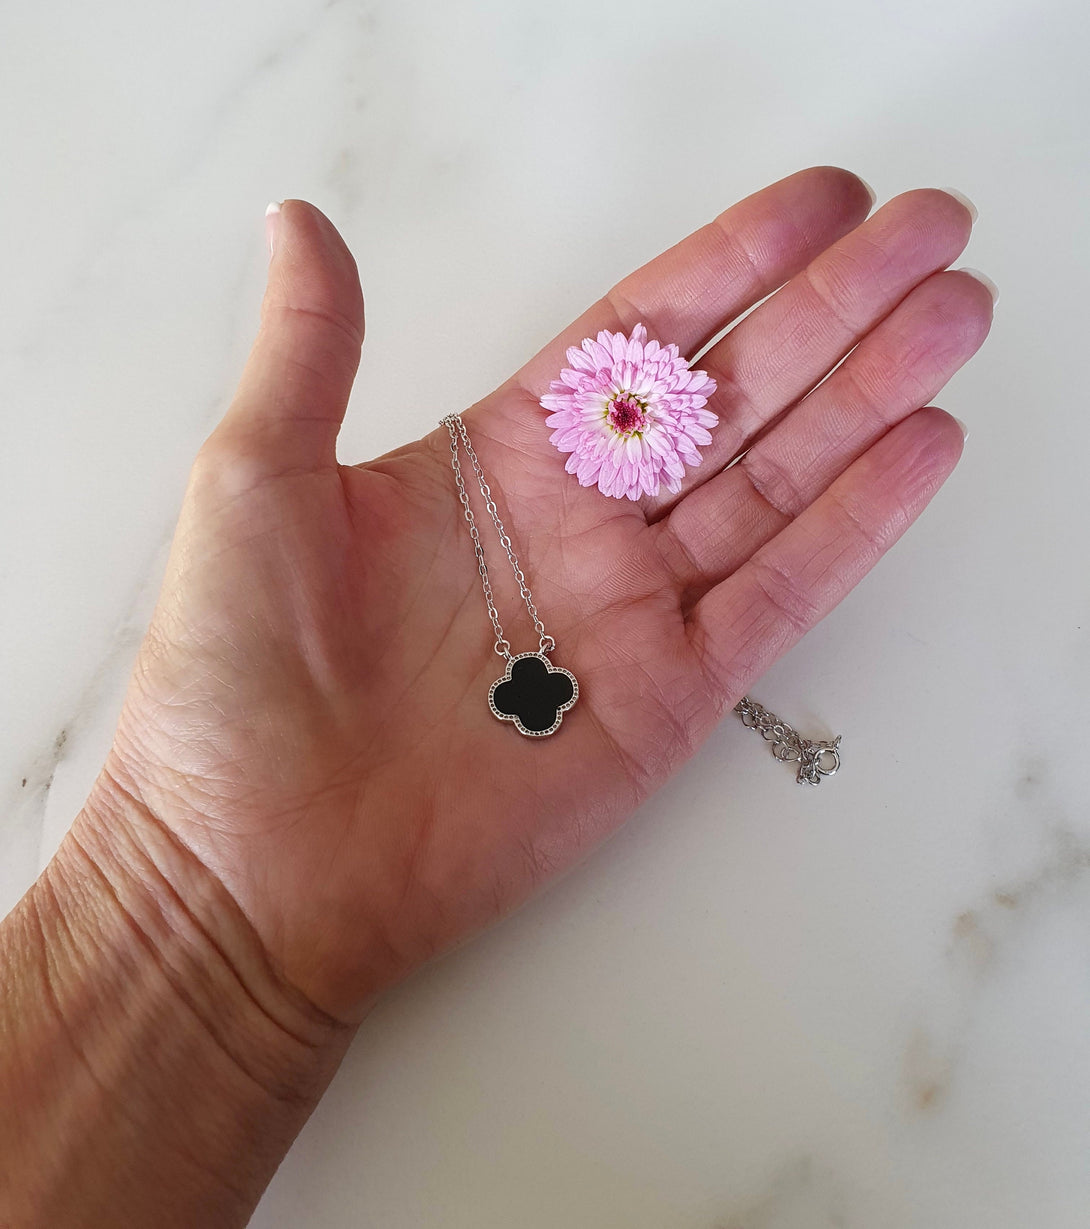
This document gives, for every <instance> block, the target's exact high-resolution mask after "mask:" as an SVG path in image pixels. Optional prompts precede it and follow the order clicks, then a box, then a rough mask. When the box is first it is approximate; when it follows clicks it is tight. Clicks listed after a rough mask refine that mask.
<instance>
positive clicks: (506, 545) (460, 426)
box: [440, 414, 556, 661]
mask: <svg viewBox="0 0 1090 1229" xmlns="http://www.w3.org/2000/svg"><path fill="white" fill-rule="evenodd" d="M440 423H441V425H442V426H444V427H446V429H447V432H448V434H449V435H450V464H451V468H452V469H453V470H454V481H455V483H457V486H458V499H459V501H460V502H461V505H462V514H463V515H464V516H465V519H466V523H467V524H468V525H469V536H470V537H471V538H472V539H473V551H474V553H475V554H476V556H477V570H478V572H480V574H481V587H482V588H483V589H484V600H485V602H486V603H487V605H488V617H489V619H491V620H492V629H493V631H495V633H496V642H495V644H494V645H493V646H492V647H493V649H494V651H495V652H496V653H498V654H499V656H500V657H505V658H507V660H508V661H510V660H511V644H510V641H508V640H507V638H506V637H505V636H504V634H503V626H502V625H501V623H500V615H499V611H498V610H497V609H496V599H495V597H494V596H493V593H492V585H491V582H490V581H489V579H488V565H487V564H486V563H485V559H484V547H483V546H482V545H481V537H480V534H479V533H478V532H477V518H476V517H475V516H474V515H473V508H472V507H471V506H470V502H469V493H468V492H467V491H466V484H465V480H464V479H463V477H462V465H461V461H460V460H459V457H458V443H459V441H461V445H462V447H463V448H464V449H465V450H466V456H467V457H469V463H470V465H472V466H473V473H474V474H475V475H476V478H477V485H478V486H479V487H480V489H481V498H482V499H483V500H484V504H485V508H486V509H487V511H488V515H489V517H490V519H491V521H492V524H493V525H494V526H495V528H496V535H497V537H498V538H499V540H500V545H501V546H502V547H503V549H504V553H505V554H506V555H507V561H508V562H509V563H510V564H511V571H512V573H513V575H514V577H515V582H516V584H517V585H518V587H519V593H520V594H521V595H522V600H523V601H524V602H525V603H526V612H527V614H529V616H530V618H531V619H533V621H534V630H535V631H536V632H537V634H538V643H539V645H540V649H539V651H540V652H542V653H550V652H552V650H553V649H555V648H556V641H555V640H554V639H553V638H552V636H550V635H549V633H548V632H547V631H546V630H545V624H544V623H542V621H541V616H540V615H539V614H538V612H537V607H536V606H535V605H534V598H533V594H532V593H531V592H530V586H529V585H528V584H527V583H526V576H525V574H524V573H523V570H522V567H521V566H520V564H519V561H518V556H517V555H516V554H515V548H514V547H513V546H512V545H511V539H510V537H508V534H507V530H506V529H504V527H503V521H501V520H500V514H499V510H498V509H497V507H496V501H495V500H494V499H493V498H492V490H491V488H490V487H489V485H488V482H487V481H486V480H485V476H484V470H483V469H482V468H481V463H480V461H479V460H478V458H477V454H476V452H475V451H474V450H473V445H472V444H471V443H470V442H469V432H468V431H467V430H466V425H465V423H464V422H462V419H461V416H460V415H458V414H448V415H447V416H446V417H445V418H443V419H440Z"/></svg>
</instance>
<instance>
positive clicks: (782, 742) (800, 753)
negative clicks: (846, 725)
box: [734, 696, 840, 785]
mask: <svg viewBox="0 0 1090 1229" xmlns="http://www.w3.org/2000/svg"><path fill="white" fill-rule="evenodd" d="M734 711H735V712H736V713H737V714H738V715H739V717H741V718H742V724H743V725H745V726H749V728H750V729H751V730H756V731H757V733H758V734H760V736H761V737H762V738H764V739H766V740H767V741H768V742H770V743H771V744H772V754H773V755H774V756H775V757H776V759H778V760H780V761H782V762H783V763H785V764H793V763H796V762H797V763H798V766H799V770H798V772H797V773H796V774H795V780H796V781H798V782H799V784H800V785H820V784H821V778H822V777H831V776H832V775H833V773H834V772H836V770H837V769H838V768H839V767H840V735H839V734H838V735H837V736H836V738H834V739H833V740H832V742H813V741H812V740H811V739H809V738H803V737H802V735H801V734H799V732H798V730H795V729H793V728H792V727H791V726H789V725H788V724H787V722H786V721H781V720H780V719H779V717H777V716H776V714H775V713H770V712H769V711H768V709H767V708H765V707H764V705H762V704H758V703H757V701H756V700H751V699H750V698H749V696H743V697H742V698H741V699H740V700H739V701H738V703H737V704H736V705H735V706H734Z"/></svg>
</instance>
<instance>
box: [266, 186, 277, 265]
mask: <svg viewBox="0 0 1090 1229" xmlns="http://www.w3.org/2000/svg"><path fill="white" fill-rule="evenodd" d="M279 229H280V202H279V201H270V202H269V204H268V206H267V207H266V209H265V238H266V239H268V241H269V259H270V260H272V258H273V256H274V254H275V252H276V232H277V231H278V230H279Z"/></svg>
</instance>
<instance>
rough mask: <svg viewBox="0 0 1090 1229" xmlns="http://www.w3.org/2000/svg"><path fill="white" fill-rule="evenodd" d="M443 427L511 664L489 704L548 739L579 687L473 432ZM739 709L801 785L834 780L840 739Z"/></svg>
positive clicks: (503, 653)
mask: <svg viewBox="0 0 1090 1229" xmlns="http://www.w3.org/2000/svg"><path fill="white" fill-rule="evenodd" d="M440 424H441V425H442V426H444V427H446V429H447V433H448V434H449V435H450V464H451V468H452V469H453V470H454V482H455V485H456V486H457V488H458V500H459V502H460V503H461V505H462V514H463V516H464V517H465V520H466V524H467V525H468V526H469V536H470V538H472V540H473V552H474V554H475V555H476V556H477V571H478V572H479V573H480V577H481V588H482V589H483V590H484V600H485V605H486V606H487V607H488V617H489V619H490V620H491V622H492V630H493V631H494V632H495V642H494V643H493V646H492V647H493V650H494V651H495V652H496V653H497V654H498V655H499V656H500V657H502V658H504V660H505V661H506V662H507V668H506V670H505V671H504V673H503V674H502V675H501V676H500V677H499V678H498V679H496V681H495V682H494V683H493V684H492V685H491V687H489V689H488V707H489V709H491V711H492V714H493V716H495V717H498V718H499V720H500V721H510V722H511V723H512V724H513V725H514V727H515V729H516V730H518V732H519V733H520V734H525V735H526V736H527V737H528V738H544V737H546V736H547V735H549V734H554V733H555V732H556V731H557V730H558V729H560V723H561V721H562V720H563V717H564V714H565V713H566V712H567V711H568V709H570V708H571V707H572V705H573V704H574V703H575V702H576V700H578V699H579V682H578V680H577V679H576V677H575V675H574V674H572V673H571V671H570V670H564V669H562V668H561V667H560V666H554V665H553V664H552V662H551V661H550V660H549V656H548V655H549V654H550V653H551V652H552V651H553V650H554V649H555V648H556V641H555V640H554V639H553V638H552V636H550V635H549V633H548V632H547V631H546V630H545V624H544V623H543V622H542V621H541V615H540V614H538V610H537V606H536V605H535V604H534V597H533V594H532V593H531V592H530V586H529V585H528V584H527V583H526V575H525V573H524V572H523V570H522V567H521V565H520V564H519V560H518V555H516V554H515V548H514V547H513V546H512V545H511V538H510V536H509V535H508V533H507V530H506V529H505V528H504V527H503V521H502V520H500V514H499V511H498V509H497V508H496V501H495V500H494V499H493V498H492V491H491V489H490V488H489V485H488V482H487V480H486V479H485V476H484V470H483V469H482V468H481V462H480V460H479V459H478V457H477V454H476V452H475V451H474V449H473V445H472V444H471V443H470V442H469V432H468V431H467V430H466V426H465V423H464V422H462V419H461V415H459V414H448V415H447V416H446V417H445V418H442V419H440ZM459 445H461V447H462V448H464V449H465V454H466V456H467V457H468V458H469V463H470V465H471V466H472V467H473V473H474V474H475V476H476V478H477V485H478V486H479V487H480V491H481V498H482V499H483V500H484V506H485V508H486V509H487V511H488V515H489V518H490V519H491V521H492V524H493V525H494V526H495V529H496V534H497V536H498V537H499V540H500V545H501V546H502V547H503V549H504V553H505V554H506V555H507V561H508V562H509V563H510V565H511V571H512V573H513V574H514V577H515V581H516V583H517V584H518V587H519V593H520V594H521V595H522V600H523V601H524V602H525V603H526V612H527V614H528V615H529V616H530V618H531V619H532V620H533V624H534V630H535V631H536V632H537V635H538V648H537V651H536V652H529V653H513V652H512V650H511V643H510V641H509V640H508V639H507V637H506V636H505V635H504V631H503V625H502V624H501V623H500V615H499V611H498V610H497V609H496V599H495V597H494V596H493V594H492V583H491V581H490V580H489V577H488V564H487V563H486V562H485V557H484V547H483V546H482V545H481V535H480V533H479V532H478V531H477V518H476V517H475V516H474V514H473V508H472V506H471V504H470V502H469V493H468V492H467V490H466V484H465V480H464V478H463V477H462V464H461V461H460V459H459V453H458V449H459ZM734 711H735V712H736V713H737V714H738V715H739V716H740V717H741V719H742V724H743V725H746V726H748V727H749V728H750V729H754V730H756V731H757V732H758V733H759V734H760V735H761V736H762V737H763V738H764V739H766V740H767V741H768V742H770V743H771V744H772V747H771V750H772V754H773V755H774V756H775V757H776V759H778V760H780V761H781V763H785V764H789V763H797V764H798V771H797V773H796V776H795V780H796V781H798V782H799V783H800V784H804V785H820V784H821V778H822V777H831V776H832V775H833V774H834V773H835V772H836V771H837V769H838V768H839V767H840V735H839V734H838V735H837V736H836V738H835V739H833V740H832V741H831V742H816V741H813V740H811V739H809V738H803V737H802V736H801V735H800V734H799V733H798V731H797V730H795V729H793V728H792V727H791V726H789V725H788V724H787V722H785V721H781V720H780V719H779V718H778V717H777V716H776V714H775V713H770V712H769V711H768V710H767V709H766V708H764V707H763V706H762V705H760V704H758V703H757V701H756V700H753V699H751V698H750V697H749V696H743V697H742V699H741V700H739V701H738V703H737V704H736V705H735V707H734Z"/></svg>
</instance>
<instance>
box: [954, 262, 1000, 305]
mask: <svg viewBox="0 0 1090 1229" xmlns="http://www.w3.org/2000/svg"><path fill="white" fill-rule="evenodd" d="M957 272H958V273H968V275H969V276H970V277H975V278H976V280H977V281H978V282H981V283H982V284H983V285H984V286H986V287H987V290H988V293H989V294H990V295H991V296H992V304H993V305H994V304H996V303H998V302H999V287H998V286H997V285H996V284H995V282H993V281H992V279H991V278H990V277H989V276H988V275H987V274H986V273H981V271H980V270H979V269H971V268H970V267H969V266H968V265H961V266H960V268H958V269H957Z"/></svg>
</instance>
